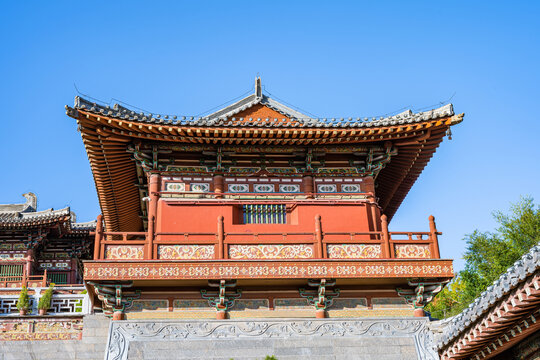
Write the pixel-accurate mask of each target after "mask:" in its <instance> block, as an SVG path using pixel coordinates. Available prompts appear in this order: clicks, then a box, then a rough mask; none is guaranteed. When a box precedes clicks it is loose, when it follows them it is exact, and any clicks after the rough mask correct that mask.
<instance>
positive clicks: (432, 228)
mask: <svg viewBox="0 0 540 360" xmlns="http://www.w3.org/2000/svg"><path fill="white" fill-rule="evenodd" d="M429 232H430V234H431V236H430V237H431V239H430V240H431V249H432V250H433V251H432V254H431V257H432V258H434V259H440V257H441V254H440V253H439V237H438V232H437V226H436V225H435V217H434V216H433V215H430V216H429Z"/></svg>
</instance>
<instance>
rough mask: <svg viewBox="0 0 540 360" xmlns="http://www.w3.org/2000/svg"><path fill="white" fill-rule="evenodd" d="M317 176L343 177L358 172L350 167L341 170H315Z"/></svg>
mask: <svg viewBox="0 0 540 360" xmlns="http://www.w3.org/2000/svg"><path fill="white" fill-rule="evenodd" d="M317 172H318V173H319V174H328V175H344V174H358V170H357V169H356V168H352V167H343V168H319V169H318V170H317Z"/></svg>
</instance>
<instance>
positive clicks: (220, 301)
mask: <svg viewBox="0 0 540 360" xmlns="http://www.w3.org/2000/svg"><path fill="white" fill-rule="evenodd" d="M208 286H210V287H217V288H219V289H218V290H217V291H208V290H206V289H202V290H201V296H202V298H203V299H206V300H208V304H210V306H213V307H215V308H216V311H228V310H229V309H230V308H232V307H233V306H234V301H235V300H236V299H239V298H240V296H242V291H241V290H240V289H235V291H234V292H231V291H229V292H227V288H229V289H233V288H235V287H236V280H220V281H219V282H216V281H212V280H210V281H208Z"/></svg>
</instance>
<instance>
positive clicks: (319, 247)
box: [84, 190, 453, 281]
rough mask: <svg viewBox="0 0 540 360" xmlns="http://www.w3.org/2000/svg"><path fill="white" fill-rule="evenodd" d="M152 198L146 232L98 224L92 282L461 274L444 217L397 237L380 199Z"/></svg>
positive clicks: (88, 275)
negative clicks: (446, 255)
mask: <svg viewBox="0 0 540 360" xmlns="http://www.w3.org/2000/svg"><path fill="white" fill-rule="evenodd" d="M150 194H151V196H150V199H149V202H148V207H147V208H148V214H149V215H148V231H146V232H112V231H106V230H105V229H104V226H103V223H102V217H101V215H100V216H99V217H98V224H97V227H96V232H95V247H94V261H86V262H85V275H84V278H85V280H86V281H103V280H107V281H109V280H115V281H119V280H129V281H132V280H159V281H161V280H169V279H170V280H182V279H196V280H204V279H209V280H211V279H264V278H266V279H274V280H275V279H289V280H290V279H295V278H296V279H305V278H340V277H341V278H353V279H359V278H362V279H363V278H369V277H371V278H375V277H378V278H388V277H390V278H402V279H403V278H411V277H423V278H429V277H432V278H451V277H452V276H453V270H452V261H450V260H441V259H440V255H439V245H438V236H439V235H441V233H440V232H438V231H437V228H436V225H435V220H434V218H433V217H432V216H430V218H429V231H424V232H411V231H398V232H391V231H389V230H388V221H387V218H386V216H385V215H382V216H381V215H380V208H379V207H378V205H377V203H376V202H375V198H374V196H373V194H371V193H330V194H326V193H310V192H308V193H294V194H293V193H291V194H289V193H269V194H260V193H220V192H216V193H209V192H200V193H196V192H181V191H174V192H173V191H168V192H160V191H157V190H156V191H152V190H151V192H150ZM261 209H262V210H261ZM264 209H267V210H264ZM246 211H248V213H246ZM265 211H270V213H268V212H265ZM283 211H285V212H286V213H285V212H283Z"/></svg>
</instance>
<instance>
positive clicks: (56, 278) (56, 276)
mask: <svg viewBox="0 0 540 360" xmlns="http://www.w3.org/2000/svg"><path fill="white" fill-rule="evenodd" d="M47 280H49V283H53V284H57V285H60V284H67V283H68V273H65V272H48V273H47Z"/></svg>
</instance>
